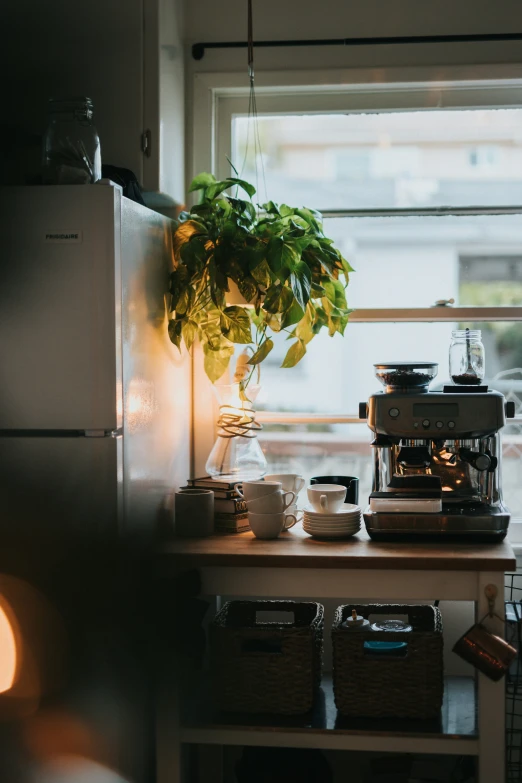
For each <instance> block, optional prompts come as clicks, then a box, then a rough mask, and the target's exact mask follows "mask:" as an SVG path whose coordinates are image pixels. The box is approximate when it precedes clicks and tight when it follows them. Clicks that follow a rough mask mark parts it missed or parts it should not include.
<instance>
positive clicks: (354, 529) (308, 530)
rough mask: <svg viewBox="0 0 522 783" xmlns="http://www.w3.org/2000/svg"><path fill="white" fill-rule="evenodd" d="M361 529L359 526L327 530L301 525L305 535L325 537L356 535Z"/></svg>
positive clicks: (325, 528)
mask: <svg viewBox="0 0 522 783" xmlns="http://www.w3.org/2000/svg"><path fill="white" fill-rule="evenodd" d="M360 529H361V526H360V525H350V526H347V527H336V528H329V527H313V526H311V525H303V530H304V531H305V533H317V535H323V534H324V535H325V536H336V535H340V534H341V533H354V532H355V533H356V532H357V531H358V530H360Z"/></svg>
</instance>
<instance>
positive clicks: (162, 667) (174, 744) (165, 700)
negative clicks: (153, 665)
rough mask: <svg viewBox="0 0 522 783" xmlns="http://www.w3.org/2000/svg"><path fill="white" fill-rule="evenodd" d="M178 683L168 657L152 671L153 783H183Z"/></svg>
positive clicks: (162, 659) (170, 658) (170, 657)
mask: <svg viewBox="0 0 522 783" xmlns="http://www.w3.org/2000/svg"><path fill="white" fill-rule="evenodd" d="M179 711H180V704H179V694H178V683H177V677H176V672H175V666H174V665H173V658H172V655H171V656H167V657H166V658H165V657H164V656H161V655H160V656H159V660H158V670H157V672H156V783H184V780H183V778H184V776H183V764H182V745H181V742H180V716H179Z"/></svg>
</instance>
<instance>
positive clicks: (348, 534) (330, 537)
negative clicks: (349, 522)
mask: <svg viewBox="0 0 522 783" xmlns="http://www.w3.org/2000/svg"><path fill="white" fill-rule="evenodd" d="M359 530H360V528H357V529H356V530H348V531H345V532H344V531H343V532H341V531H339V532H337V533H325V532H318V531H312V530H305V533H308V535H309V536H312V538H322V539H328V540H331V541H334V540H336V539H342V538H351V537H352V536H355V535H356V534H357V533H358V532H359Z"/></svg>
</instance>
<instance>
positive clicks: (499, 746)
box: [476, 572, 506, 783]
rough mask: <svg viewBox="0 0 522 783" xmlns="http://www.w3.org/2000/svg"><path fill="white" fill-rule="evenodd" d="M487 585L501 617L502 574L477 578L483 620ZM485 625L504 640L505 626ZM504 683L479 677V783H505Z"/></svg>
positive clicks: (497, 623) (489, 621)
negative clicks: (492, 586)
mask: <svg viewBox="0 0 522 783" xmlns="http://www.w3.org/2000/svg"><path fill="white" fill-rule="evenodd" d="M486 585H494V586H495V587H496V588H497V599H496V602H495V612H496V613H497V614H498V615H499V616H500V617H501V618H502V619H503V618H504V574H503V573H499V572H490V573H488V572H484V573H480V574H479V575H478V594H477V598H478V600H477V603H476V619H477V621H479V620H482V618H483V617H484V615H485V614H486V613H487V612H488V608H489V607H488V601H487V598H486V596H485V595H484V588H485V587H486ZM484 625H485V626H486V627H487V628H488V630H491V631H492V632H494V633H495V634H496V635H497V636H502V637H504V625H503V623H502V622H500V620H498V619H497V618H490V617H488V618H487V619H486V620H485V621H484ZM505 688H506V683H505V679H504V678H502V679H501V680H500V682H493V681H492V680H490V679H489V677H486V675H485V674H481V673H480V672H479V674H478V730H479V761H478V780H479V783H504V780H505V775H506V750H505V748H506V728H505V723H506V717H505V713H506V696H505Z"/></svg>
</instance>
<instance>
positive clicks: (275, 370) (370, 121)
mask: <svg viewBox="0 0 522 783" xmlns="http://www.w3.org/2000/svg"><path fill="white" fill-rule="evenodd" d="M521 129H522V110H518V109H505V110H466V111H437V112H428V111H415V112H414V111H408V112H406V111H405V112H394V113H390V112H388V113H380V114H379V113H375V114H346V115H344V114H343V115H325V116H321V115H314V114H308V115H299V116H297V115H289V116H273V117H261V118H259V135H260V139H261V148H262V156H260V155H257V159H256V158H254V144H253V131H252V127H251V124H249V121H248V120H247V119H246V118H244V117H237V118H235V119H234V121H233V145H234V146H233V155H232V159H233V160H234V161H235V163H236V164H237V162H238V161H239V162H240V164H241V163H242V162H243V161H244V167H243V170H242V176H244V177H245V178H246V179H249V180H250V181H252V182H254V184H256V185H257V187H258V193H259V201H260V202H262V201H263V200H264V195H265V194H264V181H265V180H266V186H267V190H268V192H269V193H270V197H271V198H272V199H273V200H274V201H279V202H283V203H289V204H292V205H296V204H298V205H302V204H304V205H306V206H309V207H313V208H314V209H318V210H320V211H321V210H333V209H337V210H354V211H355V210H361V209H365V210H368V209H394V208H406V209H416V208H419V207H422V208H433V210H434V214H433V216H422V217H416V216H412V217H405V216H390V217H371V216H364V217H343V218H326V219H325V221H324V228H325V232H326V233H327V235H328V236H330V237H332V238H333V239H334V241H335V243H336V245H337V246H338V247H340V249H341V250H342V252H343V253H344V255H345V256H346V257H347V258H348V260H349V261H350V263H351V265H352V266H353V267H354V269H355V270H356V271H355V272H354V274H353V275H352V279H351V280H350V285H349V288H348V292H347V294H348V304H349V306H350V307H353V308H355V309H357V308H394V307H431V306H432V305H433V304H434V303H435V301H436V300H438V299H450V298H454V299H455V303H456V304H457V305H475V306H489V307H492V306H499V307H503V306H514V305H516V306H522V250H521V248H522V209H521V214H481V215H465V216H448V215H446V216H436V208H437V207H440V206H449V207H478V206H480V207H499V206H511V207H512V206H522V177H521V176H520V172H521V171H522V131H521ZM468 325H469V326H473V328H478V329H481V331H482V338H483V342H484V344H485V349H486V372H487V381H488V383H489V384H490V386H492V387H494V388H497V389H498V390H499V391H501V392H503V393H504V394H505V395H506V397H507V398H508V399H514V400H515V402H516V406H517V412H518V413H519V414H522V322H490V323H478V324H465V325H464V326H468ZM462 326H463V325H462V324H460V323H458V322H455V323H453V324H452V323H420V324H419V323H411V324H408V323H397V324H390V323H373V324H372V323H368V324H349V325H348V327H347V330H346V333H345V337H344V339H343V338H341V337H340V336H339V335H336V336H335V337H334V338H330V337H328V335H326V334H321V335H319V336H318V337H316V338H315V340H314V341H313V342H312V343H311V344H310V346H309V347H308V353H307V355H306V356H305V358H304V359H303V360H302V361H301V363H300V364H299V365H298V366H297V367H296V368H293V369H291V370H282V369H280V367H279V366H280V364H281V361H282V358H283V356H284V354H285V352H286V348H287V345H285V340H286V337H287V335H285V334H281V335H279V336H278V338H279V339H277V340H276V347H275V348H274V350H273V352H272V354H271V355H270V357H269V358H268V359H267V360H266V361H265V362H264V364H263V373H262V387H263V388H262V391H261V394H260V396H259V398H258V407H259V408H261V409H265V410H271V411H290V412H299V411H302V412H310V413H319V414H320V413H323V414H332V413H341V414H351V415H357V414H356V412H357V410H358V402H359V401H363V400H366V399H367V397H368V395H369V394H371V393H372V392H375V391H377V390H380V388H381V387H380V384H379V383H378V381H377V380H376V379H375V378H374V377H373V363H374V362H379V361H386V360H399V359H403V360H412V359H415V360H425V361H437V362H438V363H439V375H438V378H437V380H436V382H435V385H437V384H440V385H442V384H443V383H444V381H446V380H447V379H448V348H449V343H450V339H451V331H452V330H453V329H456V328H461V327H462ZM261 440H262V445H263V449H264V450H265V452H266V454H267V457H268V458H269V460H270V464H271V466H272V467H274V469H275V468H276V467H277V469H278V470H280V469H283V468H284V469H285V470H292V471H294V470H299V469H300V470H301V471H303V473H304V474H305V475H306V476H310V475H311V473H312V471H314V472H318V473H321V474H325V475H326V474H328V473H330V472H332V471H335V472H338V471H339V465H340V464H342V465H343V472H344V473H346V474H350V475H358V476H359V477H360V478H361V492H362V497H363V498H364V496H365V495H367V494H368V492H369V491H370V482H371V453H370V449H369V442H370V432H369V430H368V429H367V427H366V426H365V425H364V424H303V425H295V426H290V425H283V424H281V425H273V424H272V425H265V429H264V431H263V434H262V436H261ZM504 457H505V459H504V476H503V485H504V491H505V494H506V499H507V502H508V503H509V505H510V506H511V509H512V511H513V512H514V513H515V514H516V515H517V516H522V486H521V482H520V480H519V476H520V470H521V460H522V427H521V426H520V425H517V424H511V425H510V426H509V427H507V428H506V429H505V431H504Z"/></svg>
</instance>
